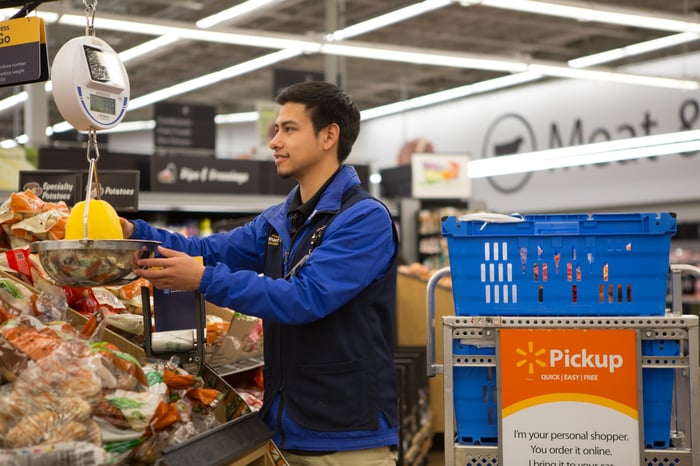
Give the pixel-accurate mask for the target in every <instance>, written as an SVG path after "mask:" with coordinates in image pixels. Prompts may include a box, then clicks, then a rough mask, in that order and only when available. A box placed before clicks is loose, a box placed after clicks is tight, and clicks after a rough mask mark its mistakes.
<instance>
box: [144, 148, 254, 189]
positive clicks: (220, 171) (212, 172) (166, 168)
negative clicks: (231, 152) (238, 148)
mask: <svg viewBox="0 0 700 466" xmlns="http://www.w3.org/2000/svg"><path fill="white" fill-rule="evenodd" d="M259 187H260V164H259V163H258V162H256V161H255V160H227V159H209V158H201V157H151V191H168V192H189V193H225V194H258V192H259Z"/></svg>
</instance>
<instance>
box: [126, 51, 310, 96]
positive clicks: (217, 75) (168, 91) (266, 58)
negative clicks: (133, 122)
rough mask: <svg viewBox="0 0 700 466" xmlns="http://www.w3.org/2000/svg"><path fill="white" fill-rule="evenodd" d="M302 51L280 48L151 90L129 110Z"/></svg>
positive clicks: (243, 72)
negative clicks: (221, 68)
mask: <svg viewBox="0 0 700 466" xmlns="http://www.w3.org/2000/svg"><path fill="white" fill-rule="evenodd" d="M301 53H302V52H300V51H299V50H293V49H285V50H278V51H277V52H273V53H269V54H267V55H263V56H262V57H258V58H254V59H253V60H248V61H247V62H244V63H239V64H237V65H233V66H230V67H228V68H225V69H223V70H219V71H215V72H213V73H209V74H206V75H204V76H199V77H197V78H194V79H190V80H189V81H184V82H181V83H178V84H175V85H174V86H170V87H165V88H163V89H160V90H158V91H155V92H151V93H150V94H146V95H142V96H141V97H137V98H135V99H132V100H131V102H129V110H136V109H137V108H141V107H145V106H147V105H151V104H153V103H156V102H160V101H162V100H167V99H169V98H170V97H174V96H177V95H181V94H185V93H187V92H191V91H193V90H195V89H199V88H201V87H205V86H209V85H211V84H213V83H216V82H219V81H223V80H226V79H231V78H234V77H236V76H240V75H242V74H245V73H250V72H251V71H254V70H257V69H260V68H265V67H266V66H270V65H272V64H274V63H277V62H280V61H284V60H288V59H290V58H292V57H295V56H297V55H301Z"/></svg>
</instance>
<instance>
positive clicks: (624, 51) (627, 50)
mask: <svg viewBox="0 0 700 466" xmlns="http://www.w3.org/2000/svg"><path fill="white" fill-rule="evenodd" d="M698 39H700V34H696V33H693V32H681V33H679V34H672V35H670V36H665V37H659V38H658V39H652V40H647V41H644V42H639V43H636V44H631V45H627V46H625V47H620V48H617V49H612V50H606V51H605V52H600V53H594V54H592V55H586V56H585V57H580V58H574V59H573V60H569V61H568V62H567V64H568V65H569V66H570V67H572V68H587V67H589V66H595V65H601V64H603V63H610V62H612V61H616V60H621V59H623V58H628V57H633V56H636V55H642V54H644V53H649V52H654V51H656V50H663V49H667V48H671V47H676V46H678V45H683V44H687V43H689V42H694V41H696V40H698Z"/></svg>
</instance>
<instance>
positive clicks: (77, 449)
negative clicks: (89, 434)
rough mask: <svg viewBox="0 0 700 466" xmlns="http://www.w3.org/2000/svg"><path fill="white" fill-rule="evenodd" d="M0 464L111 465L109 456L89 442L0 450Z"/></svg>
mask: <svg viewBox="0 0 700 466" xmlns="http://www.w3.org/2000/svg"><path fill="white" fill-rule="evenodd" d="M0 464H3V465H13V466H14V465H25V464H66V465H68V464H70V465H77V464H84V465H103V464H113V463H112V462H111V458H110V455H108V454H107V453H106V452H105V450H104V449H103V448H102V447H101V446H98V445H95V444H92V443H89V442H61V443H54V444H50V445H39V446H34V447H32V448H31V449H29V448H16V449H0Z"/></svg>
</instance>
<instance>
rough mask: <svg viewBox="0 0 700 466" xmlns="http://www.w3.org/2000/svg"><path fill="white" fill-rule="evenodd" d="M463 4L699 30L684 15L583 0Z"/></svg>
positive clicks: (462, 0) (475, 0)
mask: <svg viewBox="0 0 700 466" xmlns="http://www.w3.org/2000/svg"><path fill="white" fill-rule="evenodd" d="M459 3H460V4H461V5H463V6H470V5H481V6H489V7H493V8H503V9H507V10H515V11H522V12H525V13H535V14H540V15H547V16H558V17H560V18H570V19H575V20H577V21H590V22H598V23H609V24H619V25H622V26H631V27H635V28H646V29H655V30H661V31H673V32H694V33H699V32H700V24H698V23H697V22H696V21H688V20H687V19H685V18H684V17H683V16H671V15H665V16H659V15H658V14H653V15H652V14H649V13H647V12H643V11H638V10H632V9H622V8H614V9H613V8H605V6H604V5H601V4H597V5H592V4H591V3H588V2H586V3H584V2H574V1H567V2H554V1H538V0H459Z"/></svg>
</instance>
